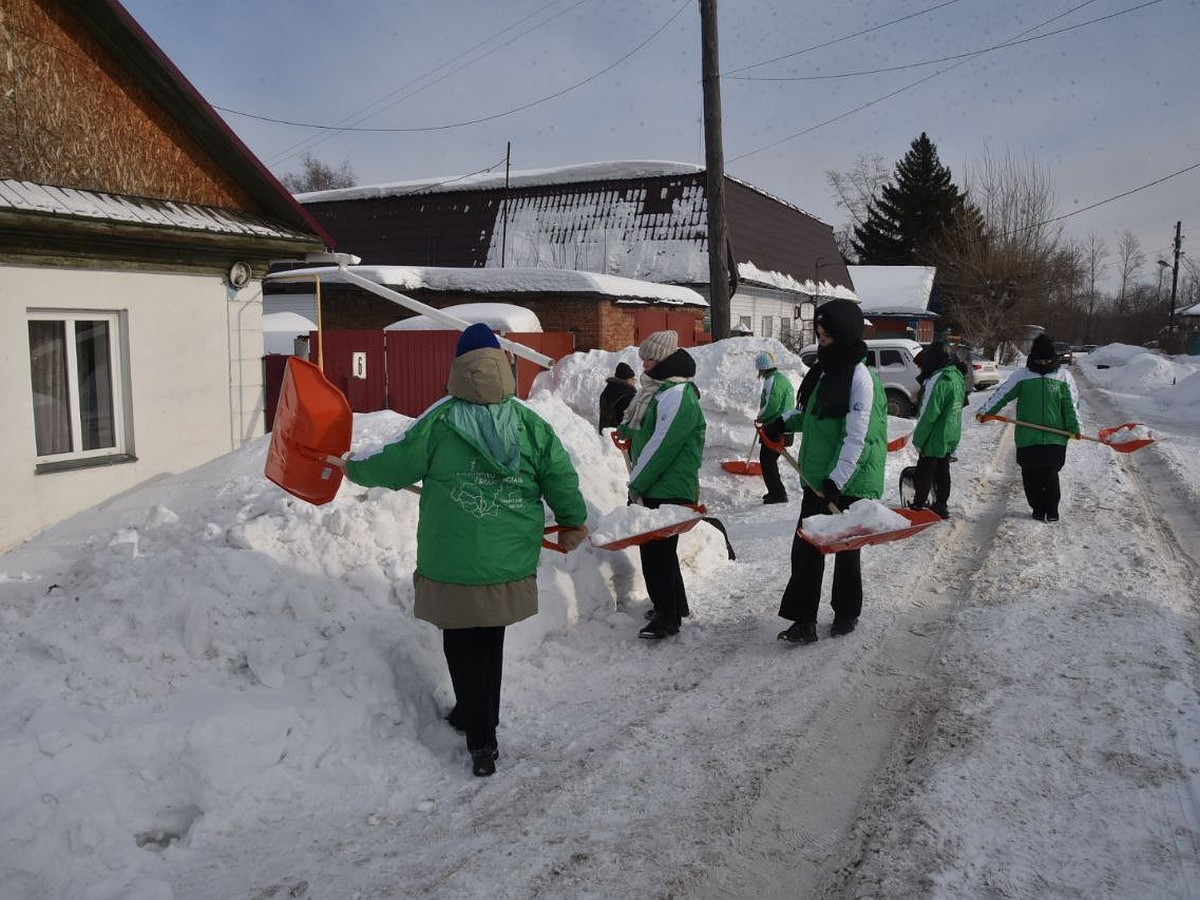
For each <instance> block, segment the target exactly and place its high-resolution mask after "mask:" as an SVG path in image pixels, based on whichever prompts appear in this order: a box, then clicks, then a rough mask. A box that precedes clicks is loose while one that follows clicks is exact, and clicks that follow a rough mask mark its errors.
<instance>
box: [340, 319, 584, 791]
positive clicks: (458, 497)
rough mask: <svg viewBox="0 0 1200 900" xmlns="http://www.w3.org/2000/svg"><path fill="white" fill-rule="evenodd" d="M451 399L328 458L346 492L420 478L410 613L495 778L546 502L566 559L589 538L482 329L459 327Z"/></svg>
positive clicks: (538, 422) (571, 475) (479, 763)
mask: <svg viewBox="0 0 1200 900" xmlns="http://www.w3.org/2000/svg"><path fill="white" fill-rule="evenodd" d="M447 389H448V391H449V395H448V396H446V397H443V398H442V399H441V400H438V401H437V402H436V403H434V404H433V405H432V406H431V407H429V408H428V409H427V410H425V412H423V413H422V414H421V415H420V417H418V418H417V419H416V421H414V422H413V424H412V425H411V426H410V427H409V429H408V431H406V432H405V433H404V436H403V437H402V438H401V439H400V440H398V441H396V442H395V443H393V444H389V445H388V446H386V447H384V448H383V449H382V450H381V451H380V452H378V453H376V454H375V455H373V456H371V457H368V458H367V459H362V460H353V459H349V460H343V459H342V458H341V457H337V456H327V457H326V459H327V461H328V462H329V463H331V464H332V465H337V466H340V467H342V468H344V469H345V471H346V476H347V477H348V478H349V479H350V480H351V481H353V482H354V483H355V484H361V485H364V486H366V487H387V488H392V489H393V490H399V489H401V488H405V487H408V486H409V485H412V484H415V483H416V482H418V481H420V482H422V491H421V506H420V518H419V519H418V521H417V567H416V571H415V572H414V573H413V586H414V587H415V589H416V600H415V602H414V604H413V614H414V615H415V616H416V617H417V618H418V619H424V620H425V621H427V622H430V623H432V624H433V625H436V626H437V627H438V628H440V629H442V648H443V651H444V652H445V655H446V665H447V667H448V668H449V670H450V681H451V683H452V684H453V686H454V698H455V706H454V709H453V710H451V712H450V714H449V715H448V716H447V717H446V721H447V722H449V723H450V725H451V726H453V727H454V728H455V729H457V730H459V731H462V732H465V734H466V738H467V749H468V750H469V751H470V753H471V766H472V771H473V772H474V773H475V774H476V775H479V776H487V775H491V774H492V773H494V772H495V771H496V759H497V757H498V756H499V750H498V748H497V743H496V726H497V725H498V724H499V722H500V680H501V672H502V669H503V656H504V629H505V627H506V626H508V625H512V624H513V623H515V622H519V621H520V620H522V619H526V618H528V617H529V616H532V615H534V614H535V613H536V612H537V604H538V597H537V571H538V558H539V555H540V553H541V543H542V532H543V528H544V526H545V511H544V508H543V506H542V498H543V497H544V498H545V500H546V502H547V503H548V504H549V506H550V508H551V510H553V512H554V517H555V519H556V520H557V522H558V524H559V525H561V526H564V528H563V529H562V530H561V531H560V532H559V535H558V544H559V547H560V548H561V549H563V550H564V551H570V550H573V549H575V548H576V547H578V546H579V545H580V544H581V543H582V542H583V541H584V539H585V538H586V537H587V534H588V530H587V527H586V526H585V525H584V522H585V520H586V519H587V505H586V504H585V502H584V499H583V495H582V494H581V493H580V491H579V476H578V475H577V474H576V472H575V468H574V466H573V465H572V464H571V459H570V457H569V456H568V455H567V452H566V450H565V449H564V448H563V445H562V443H561V442H560V441H559V439H558V436H557V435H555V433H554V430H553V429H552V428H551V427H550V425H549V423H547V422H546V421H545V420H544V419H542V418H541V417H540V416H538V415H537V413H535V412H534V411H533V410H531V409H530V408H529V407H528V406H526V405H525V404H523V403H521V402H520V401H518V400H517V399H516V398H515V396H514V394H515V393H516V383H515V381H514V379H513V374H512V367H511V366H510V365H509V362H508V358H507V357H506V356H505V354H504V351H503V350H501V349H500V344H499V342H498V341H497V340H496V336H495V335H494V334H492V331H491V329H490V328H488V327H487V326H486V325H482V324H475V325H472V326H470V327H469V328H467V329H466V330H464V331H463V333H462V336H461V337H460V338H459V340H458V347H457V352H456V355H455V359H454V362H453V364H452V365H451V367H450V379H449V383H448V384H447Z"/></svg>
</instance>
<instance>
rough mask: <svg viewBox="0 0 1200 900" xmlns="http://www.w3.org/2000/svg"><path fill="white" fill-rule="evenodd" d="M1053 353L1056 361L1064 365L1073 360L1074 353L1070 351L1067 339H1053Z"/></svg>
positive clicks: (1069, 363)
mask: <svg viewBox="0 0 1200 900" xmlns="http://www.w3.org/2000/svg"><path fill="white" fill-rule="evenodd" d="M1054 353H1055V357H1056V358H1057V359H1058V361H1059V362H1060V363H1061V364H1062V365H1064V366H1069V365H1071V364H1072V363H1073V362H1075V354H1074V353H1073V352H1072V351H1071V345H1070V343H1069V342H1067V341H1055V342H1054Z"/></svg>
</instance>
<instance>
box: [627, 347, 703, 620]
mask: <svg viewBox="0 0 1200 900" xmlns="http://www.w3.org/2000/svg"><path fill="white" fill-rule="evenodd" d="M638 356H639V358H640V359H641V360H642V369H643V372H642V376H641V379H640V387H639V389H638V392H637V394H636V395H635V396H634V398H633V400H632V401H630V403H629V407H628V408H627V409H626V410H625V419H624V421H623V422H622V423H621V427H620V434H621V436H622V437H626V438H629V440H630V446H629V457H630V461H631V463H632V467H631V469H630V471H629V499H630V502H631V503H641V504H642V505H643V506H647V507H649V508H650V509H657V508H658V507H659V506H661V505H663V504H664V503H675V504H688V503H695V502H696V501H697V500H699V499H700V463H701V461H702V459H703V457H704V434H705V430H706V425H705V422H704V413H703V411H702V410H701V409H700V391H699V390H697V389H696V385H695V384H693V383H692V378H693V377H695V374H696V361H695V360H694V359H692V357H691V354H689V353H688V352H687V351H686V350H681V349H680V348H679V335H677V334H676V333H675V332H674V331H656V332H655V333H654V334H652V335H650V336H649V337H648V338H646V339H645V340H644V341H642V344H641V346H640V347H638ZM678 548H679V536H678V535H675V536H674V537H668V538H661V539H659V540H656V541H648V542H647V543H645V544H641V545H640V546H639V547H638V550H639V552H640V554H641V560H642V576H643V577H644V578H645V579H646V592H647V593H648V594H649V595H650V602H651V603H653V604H654V615H653V616H652V617H651V619H650V621H649V622H647V623H646V625H645V627H644V628H642V630H641V631H640V632H638V637H640V638H646V639H647V640H662V639H663V638H665V637H667V636H668V635H671V634H677V633H678V632H679V623H680V619H682V618H683V617H684V616H687V615H688V614H689V612H690V610H689V608H688V599H687V590H686V589H685V587H684V584H683V575H682V573H681V572H680V571H679V554H678Z"/></svg>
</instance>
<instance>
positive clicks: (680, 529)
mask: <svg viewBox="0 0 1200 900" xmlns="http://www.w3.org/2000/svg"><path fill="white" fill-rule="evenodd" d="M639 510H640V511H641V512H643V513H658V512H659V511H660V510H661V511H662V512H663V513H664V514H665V513H667V511H669V510H675V511H677V512H679V513H683V511H684V510H687V511H688V514H687V518H685V519H682V520H681V521H676V522H672V523H670V524H668V525H660V526H658V527H654V528H647V529H645V530H642V531H639V532H637V533H636V534H630V535H627V536H624V537H619V538H611V539H609V538H606V535H607V534H608V529H609V528H610V527H611V528H613V529H614V530H617V529H620V528H621V524H620V523H619V522H613V523H612V525H611V526H606V525H605V524H603V522H604V521H605V520H608V519H609V517H621V515H622V514H629V515H635V516H636V515H638V511H639ZM707 513H708V508H707V507H706V506H705V505H704V504H703V503H696V504H692V503H689V504H687V505H686V506H685V505H680V504H664V505H663V506H660V507H659V508H658V509H657V510H648V509H646V508H645V507H641V506H630V507H622V508H621V509H620V510H615V511H614V512H612V513H609V515H608V516H606V517H605V520H602V521H601V524H599V525H597V527H596V531H595V532H594V533H593V534H592V535H591V536H590V537H589V538H588V540H589V541H590V542H591V544H592V546H593V547H597V548H599V549H600V550H624V549H626V548H627V547H636V546H637V545H638V544H645V543H649V542H650V541H657V540H661V539H662V538H668V537H672V536H673V535H676V534H683V533H684V532H685V531H691V530H692V529H693V528H695V527H696V524H697V523H698V522H701V521H703V519H704V516H705V515H707ZM597 538H599V540H597Z"/></svg>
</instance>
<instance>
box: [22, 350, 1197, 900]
mask: <svg viewBox="0 0 1200 900" xmlns="http://www.w3.org/2000/svg"><path fill="white" fill-rule="evenodd" d="M764 346H766V347H769V348H770V349H772V350H773V351H775V352H776V354H777V356H778V357H779V358H781V359H788V360H789V363H790V364H791V367H792V371H793V373H794V374H798V373H799V371H800V364H799V361H798V360H797V359H796V358H795V357H788V356H787V355H786V354H785V351H783V348H782V347H781V346H780V345H778V344H777V343H776V342H772V341H759V340H753V339H740V340H735V341H729V342H724V343H722V344H718V345H716V346H713V347H709V348H703V349H701V350H698V351H697V352H696V356H697V359H698V361H699V364H700V373H699V376H698V379H697V380H698V383H699V385H700V387H701V390H702V392H703V403H704V405H705V409H706V412H707V414H708V416H709V422H710V427H709V451H708V463H707V464H706V468H705V470H704V473H703V487H704V499H705V500H706V502H707V503H708V504H709V507H710V508H711V509H712V511H713V512H714V513H715V514H716V515H717V516H719V517H720V518H721V520H722V521H723V522H724V523H725V525H726V527H727V528H728V530H729V533H730V536H731V538H732V540H733V544H734V546H735V548H736V550H737V554H738V558H737V560H736V561H735V562H731V561H729V560H728V559H727V558H726V554H725V549H724V543H723V541H722V540H721V539H720V537H719V535H718V533H717V532H716V530H715V529H713V528H711V527H709V526H707V525H701V526H698V527H697V528H696V529H695V530H693V531H692V532H690V533H689V534H688V535H687V536H686V537H685V539H684V541H683V543H682V547H683V550H684V555H685V557H686V560H685V563H686V569H685V573H684V574H685V579H686V581H687V583H688V586H689V592H690V597H691V601H692V602H691V605H692V609H693V616H692V618H691V619H689V620H687V621H686V622H685V624H684V628H683V630H682V631H681V632H680V634H679V635H678V636H677V637H676V638H672V639H670V640H668V641H665V642H662V643H659V644H652V643H647V642H644V641H638V640H636V638H635V637H634V635H635V634H636V631H637V629H638V627H639V626H640V624H641V622H642V613H643V612H644V611H645V609H646V607H647V602H646V599H645V595H644V591H643V589H642V585H641V579H640V573H639V572H638V568H637V559H636V554H634V553H632V552H630V551H622V552H618V553H613V552H608V551H602V550H599V549H591V548H584V549H582V550H580V551H577V552H576V553H575V554H572V555H571V556H570V557H567V558H563V557H561V556H560V555H558V554H553V553H546V554H544V555H543V564H542V569H541V572H540V574H539V583H540V586H541V595H542V599H541V608H542V612H541V613H540V614H539V615H538V616H537V617H536V618H535V619H533V620H530V621H527V622H524V623H521V624H519V625H517V626H515V627H513V628H512V629H510V630H509V637H508V642H507V648H506V649H507V655H506V671H505V685H504V690H505V694H504V709H503V713H502V717H503V721H502V724H501V728H500V734H499V738H500V747H501V757H500V760H499V764H498V765H499V769H498V772H497V774H496V775H495V776H494V777H492V778H490V779H476V778H473V777H471V775H470V772H469V766H468V761H467V756H466V753H465V750H464V749H463V747H462V745H461V738H460V737H459V736H458V735H456V734H455V733H453V732H452V731H450V729H449V728H448V727H447V726H446V725H444V724H443V723H442V721H441V716H442V715H443V714H444V712H445V711H446V709H447V708H448V706H449V703H450V698H451V692H450V686H449V679H448V677H447V676H446V673H445V664H444V661H443V660H442V658H441V652H440V641H439V636H438V633H437V631H436V630H435V629H433V628H432V627H430V626H427V625H425V624H423V623H420V622H416V621H415V620H414V619H413V618H412V616H411V604H412V588H411V584H410V581H409V575H410V572H411V568H412V565H413V560H414V556H415V544H414V539H413V532H414V522H415V511H416V498H415V497H413V496H412V495H411V494H407V493H390V492H387V491H380V490H373V491H364V490H361V489H357V488H354V487H344V488H343V490H342V492H341V494H340V495H339V497H338V499H337V500H335V501H334V502H333V503H331V504H329V505H327V506H324V507H320V508H315V507H311V506H308V505H307V504H304V503H303V502H301V501H298V500H294V499H292V498H289V497H288V496H287V495H285V494H283V493H282V492H281V491H279V490H278V489H277V488H275V487H274V486H272V485H270V484H269V483H267V482H266V481H265V480H264V479H263V478H262V476H261V471H262V464H263V458H264V449H265V443H262V442H260V443H258V444H255V445H254V446H250V447H247V448H244V449H243V450H241V451H239V452H237V453H234V454H230V455H229V456H227V457H224V458H222V459H220V460H217V461H215V462H214V463H212V464H209V465H207V466H204V467H201V468H199V469H196V470H193V471H190V472H186V473H182V474H181V475H179V476H176V477H174V478H170V479H164V480H162V481H159V482H157V483H155V484H151V485H146V486H144V487H143V488H141V489H139V490H137V491H134V492H131V493H130V494H127V495H125V496H123V497H121V498H119V499H118V500H115V501H113V502H111V503H109V504H107V505H106V507H104V508H101V509H97V510H93V511H90V512H88V513H85V514H83V515H80V516H78V517H76V518H75V519H73V520H71V521H69V522H67V523H64V524H63V525H61V526H59V527H57V528H55V529H53V530H51V531H50V532H47V533H46V534H44V535H42V536H40V537H38V538H37V539H35V540H33V541H30V542H29V543H28V544H26V545H25V546H23V547H21V548H18V549H17V550H14V551H12V552H10V553H9V554H7V555H5V556H0V626H2V627H0V683H3V684H4V687H5V689H4V691H3V694H2V696H0V758H2V759H3V761H4V772H5V789H4V791H3V792H0V897H2V898H3V900H8V898H10V897H12V898H26V897H38V898H54V900H59V898H88V900H95V898H113V900H115V898H131V900H160V898H229V897H249V898H255V900H266V898H271V897H280V898H282V897H300V896H308V897H320V898H328V897H332V898H343V897H345V898H351V897H361V898H383V897H400V896H404V897H485V896H486V897H539V896H544V897H630V896H650V897H669V896H674V897H734V896H736V897H743V896H754V895H758V896H761V897H796V896H848V897H896V896H935V897H1008V896H1015V897H1068V896H1071V897H1075V896H1110V897H1191V896H1200V700H1198V695H1197V685H1198V684H1200V677H1198V676H1200V666H1198V663H1197V660H1198V658H1200V654H1198V652H1197V641H1198V639H1200V626H1198V622H1197V609H1196V603H1197V597H1198V596H1200V560H1198V558H1197V557H1198V556H1200V550H1198V549H1197V548H1198V547H1200V541H1197V535H1198V534H1200V521H1198V516H1197V512H1196V509H1197V506H1198V505H1200V374H1198V373H1200V360H1197V359H1196V358H1194V357H1191V358H1189V357H1176V358H1165V357H1161V356H1157V355H1153V354H1148V353H1142V352H1140V351H1138V350H1136V349H1134V348H1128V347H1121V346H1113V347H1108V348H1103V349H1102V350H1101V351H1098V352H1097V353H1095V354H1093V355H1092V356H1091V357H1084V358H1081V360H1080V363H1079V365H1077V366H1076V367H1075V370H1076V373H1077V375H1078V376H1079V378H1080V381H1081V383H1082V384H1083V386H1084V395H1085V401H1084V410H1083V416H1082V419H1083V421H1084V422H1085V424H1086V426H1087V428H1088V430H1089V433H1095V429H1096V428H1097V427H1100V426H1104V425H1112V424H1119V423H1120V422H1124V421H1128V420H1137V421H1139V422H1143V423H1146V424H1147V425H1148V426H1150V427H1151V428H1153V429H1154V430H1155V431H1156V432H1157V434H1158V436H1159V442H1158V443H1157V444H1156V445H1154V446H1153V447H1149V448H1146V449H1143V450H1139V451H1137V452H1136V453H1132V454H1119V453H1116V452H1114V451H1113V450H1111V449H1109V448H1107V447H1104V446H1102V445H1100V444H1097V443H1093V442H1084V441H1080V442H1076V443H1073V444H1072V445H1071V447H1070V449H1069V455H1068V463H1067V467H1066V469H1065V470H1064V472H1063V483H1064V494H1065V496H1064V502H1063V506H1062V515H1063V518H1062V521H1061V522H1059V523H1057V524H1054V525H1047V524H1044V523H1039V522H1034V521H1032V520H1030V519H1029V517H1028V511H1027V509H1026V507H1025V504H1024V500H1023V497H1022V496H1021V492H1020V486H1019V475H1018V472H1017V469H1016V466H1015V463H1014V460H1013V450H1012V436H1011V430H1010V429H1009V428H1008V427H1006V426H1000V425H997V424H988V425H978V424H977V423H975V421H974V419H972V418H968V419H967V424H966V426H965V428H964V441H963V445H962V447H961V448H960V451H959V454H958V455H959V462H958V463H957V464H956V466H955V468H954V478H955V487H954V493H953V496H952V498H951V503H950V508H951V512H952V513H953V514H954V518H953V520H952V521H951V522H949V523H945V524H942V525H938V526H936V527H934V528H932V529H930V530H928V531H927V532H925V533H924V534H922V535H919V536H917V537H914V538H911V539H910V540H908V541H905V542H898V543H893V544H886V545H880V546H877V547H872V548H868V549H867V550H866V551H865V552H864V570H865V583H866V590H867V601H866V609H865V611H864V616H863V619H862V622H861V626H860V628H859V630H858V631H856V632H854V633H853V634H852V635H850V636H848V637H844V638H837V639H831V638H829V636H828V632H827V629H826V627H825V626H826V625H827V623H828V618H829V610H828V606H827V604H826V605H825V607H824V608H823V609H822V628H821V632H820V633H821V639H820V641H819V642H818V643H817V644H815V645H812V646H808V647H791V646H785V645H782V644H780V643H778V642H777V641H776V640H775V634H776V632H777V631H778V630H779V629H780V628H781V627H783V626H784V625H785V624H786V623H785V622H784V621H783V620H780V619H778V618H777V617H776V615H775V613H776V609H777V604H778V599H779V595H780V593H781V591H782V588H783V584H784V582H785V581H786V578H787V558H788V548H789V546H790V540H791V533H792V530H793V529H794V527H795V519H794V517H795V515H796V512H797V509H798V505H797V504H796V503H795V502H793V503H792V504H789V505H778V506H762V505H760V504H759V503H758V498H759V496H760V494H761V493H762V484H761V481H759V480H758V479H755V478H745V477H738V476H732V475H728V474H726V473H724V472H723V471H722V470H721V468H720V466H719V462H720V461H721V460H722V459H732V458H737V457H739V456H743V457H744V455H745V453H746V450H747V447H748V444H749V440H750V436H751V432H750V426H749V419H750V417H751V416H752V414H753V410H754V405H755V399H756V391H755V388H756V382H755V380H754V377H753V365H752V360H753V356H754V353H755V352H756V351H757V350H758V349H760V348H762V347H764ZM633 356H634V354H633V351H626V353H625V354H624V355H623V357H624V358H626V359H627V360H631V359H632V358H633ZM619 357H620V355H618V354H605V353H595V352H594V353H590V354H580V355H577V356H576V357H573V358H571V359H569V360H567V361H565V362H564V363H562V364H560V365H559V366H558V367H557V369H556V371H555V372H554V373H553V375H552V376H548V377H546V378H543V379H542V381H541V382H540V383H539V387H540V388H541V393H540V394H538V395H537V396H536V397H535V398H534V399H533V401H532V403H533V405H534V407H535V408H536V409H537V410H538V411H539V412H540V413H541V414H542V415H543V416H544V417H546V418H547V419H549V420H550V421H551V422H552V423H553V424H554V425H555V427H556V428H557V429H558V431H559V433H560V434H561V436H562V437H563V440H564V442H565V443H566V444H567V445H568V448H569V450H570V452H571V454H572V456H573V458H574V459H575V461H576V464H577V466H578V468H579V470H580V472H581V475H582V478H583V485H584V491H585V495H586V497H587V499H588V502H589V506H590V507H591V510H592V513H593V516H594V517H595V519H596V520H597V521H598V520H599V518H600V516H601V515H602V514H603V513H606V512H608V511H610V510H612V509H614V508H616V507H618V506H619V505H621V504H622V503H623V502H624V496H625V491H624V486H623V485H624V467H623V464H622V462H621V460H620V457H619V456H618V455H617V453H616V451H615V449H614V448H612V446H611V445H610V444H608V443H607V440H606V439H601V438H600V437H599V436H597V435H596V433H595V428H594V426H593V425H592V424H591V421H592V420H593V417H594V403H595V398H596V397H597V396H598V395H599V392H600V388H601V386H602V384H603V378H604V376H605V375H607V374H609V373H611V371H612V370H613V368H614V367H615V364H616V362H617V361H618V358H619ZM1100 365H1104V366H1107V368H1099V367H1098V366H1100ZM979 398H980V395H976V397H975V398H974V399H973V400H972V407H971V409H968V410H967V411H966V415H967V416H970V415H971V413H972V412H973V410H974V409H977V408H978V406H979V402H980V399H979ZM1010 411H1011V410H1010ZM577 413H580V414H582V415H583V416H585V417H586V420H585V418H581V417H580V415H577ZM406 423H407V420H405V419H403V417H399V416H393V415H390V414H373V415H370V416H360V417H358V419H357V421H356V440H355V446H356V449H367V448H369V447H371V446H375V445H378V444H380V443H382V442H384V441H386V440H389V439H391V438H392V437H393V436H394V435H395V434H397V433H399V432H400V431H402V429H403V428H404V427H405V425H406ZM891 424H892V426H893V428H894V430H895V431H897V432H898V431H902V430H903V428H904V426H905V423H903V422H902V421H900V420H893V421H892V423H891ZM911 453H912V451H911V450H906V451H903V452H901V453H897V454H892V455H891V457H890V458H889V466H888V495H887V497H886V498H885V499H888V500H891V501H893V502H895V501H896V500H897V492H896V480H897V477H898V474H899V470H900V468H901V467H902V466H903V465H905V464H908V463H910V462H911V461H912V456H911ZM785 477H788V481H789V484H792V485H794V476H790V475H788V476H785ZM793 493H794V495H795V496H797V497H798V494H799V491H798V489H793Z"/></svg>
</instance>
